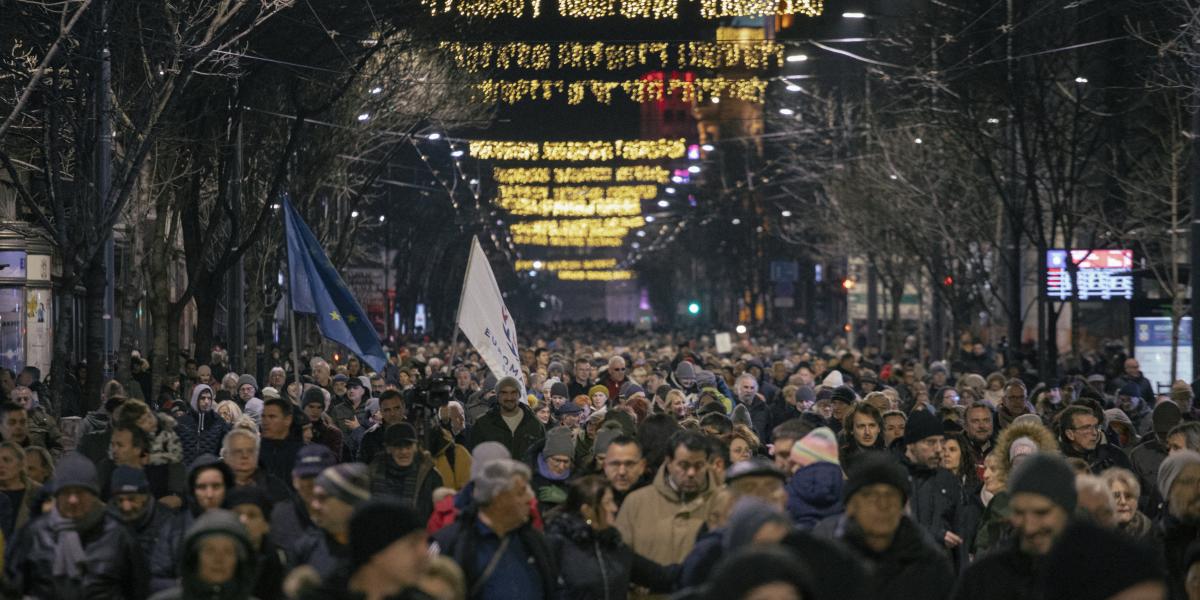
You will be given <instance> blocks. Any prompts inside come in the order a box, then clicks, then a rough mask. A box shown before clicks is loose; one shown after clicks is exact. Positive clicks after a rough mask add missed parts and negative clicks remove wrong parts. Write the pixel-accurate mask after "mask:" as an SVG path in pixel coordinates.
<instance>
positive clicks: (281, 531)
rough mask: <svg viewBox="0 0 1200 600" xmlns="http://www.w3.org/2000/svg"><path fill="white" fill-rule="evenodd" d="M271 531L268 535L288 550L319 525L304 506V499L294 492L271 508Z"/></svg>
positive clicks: (277, 544) (276, 543)
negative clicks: (313, 520)
mask: <svg viewBox="0 0 1200 600" xmlns="http://www.w3.org/2000/svg"><path fill="white" fill-rule="evenodd" d="M270 518H271V531H270V533H268V534H267V535H268V536H269V537H270V538H271V541H273V542H274V543H275V545H276V546H279V547H280V548H283V549H284V550H287V549H289V548H292V547H293V546H295V544H296V542H298V541H299V540H300V538H301V537H303V536H304V534H306V533H308V532H309V531H313V530H315V529H316V528H317V526H316V525H315V524H314V523H313V522H312V517H310V516H309V514H308V508H307V507H305V506H304V499H303V498H301V497H300V495H299V494H297V493H295V492H292V495H291V497H290V498H289V499H287V500H285V501H283V502H279V503H276V504H275V506H274V507H272V508H271V515H270Z"/></svg>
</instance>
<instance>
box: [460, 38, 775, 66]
mask: <svg viewBox="0 0 1200 600" xmlns="http://www.w3.org/2000/svg"><path fill="white" fill-rule="evenodd" d="M441 48H442V49H443V50H445V51H446V52H448V53H449V54H450V56H451V57H452V58H453V59H454V63H455V65H456V66H458V67H459V68H462V69H465V70H467V71H471V72H479V71H503V70H509V69H524V70H532V71H542V70H549V69H580V70H588V71H599V70H604V71H621V70H626V69H634V68H638V69H642V68H662V69H685V70H686V69H733V68H746V69H771V68H775V67H781V66H783V64H784V50H785V46H784V45H783V44H781V43H779V42H774V41H769V40H731V41H723V42H678V43H667V42H640V43H609V42H590V43H585V42H562V43H529V42H496V43H493V42H482V43H467V42H442V44H441Z"/></svg>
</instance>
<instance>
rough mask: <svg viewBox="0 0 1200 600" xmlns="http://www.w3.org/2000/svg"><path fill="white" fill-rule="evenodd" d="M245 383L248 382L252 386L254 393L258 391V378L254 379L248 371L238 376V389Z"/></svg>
mask: <svg viewBox="0 0 1200 600" xmlns="http://www.w3.org/2000/svg"><path fill="white" fill-rule="evenodd" d="M246 384H250V385H252V386H254V393H256V394H257V393H258V380H256V379H254V376H253V375H251V374H249V373H246V374H245V375H242V376H241V377H238V389H239V390H240V389H242V386H243V385H246Z"/></svg>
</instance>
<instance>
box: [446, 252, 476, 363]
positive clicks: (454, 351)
mask: <svg viewBox="0 0 1200 600" xmlns="http://www.w3.org/2000/svg"><path fill="white" fill-rule="evenodd" d="M477 243H479V238H478V237H476V236H471V248H470V250H467V270H466V271H463V283H462V291H461V292H459V293H458V309H457V310H455V311H454V335H452V336H450V358H449V360H447V361H446V366H447V367H448V368H450V369H451V372H452V373H453V369H454V358H455V357H456V356H457V355H458V319H459V317H461V316H462V307H463V299H464V298H466V296H467V277H468V276H470V274H471V263H472V262H473V261H474V260H475V244H477Z"/></svg>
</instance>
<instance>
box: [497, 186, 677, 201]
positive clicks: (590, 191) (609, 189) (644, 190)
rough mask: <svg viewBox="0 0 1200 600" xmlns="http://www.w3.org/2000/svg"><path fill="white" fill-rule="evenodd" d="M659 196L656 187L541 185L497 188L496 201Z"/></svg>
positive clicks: (639, 198) (645, 197) (625, 198)
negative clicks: (552, 186)
mask: <svg viewBox="0 0 1200 600" xmlns="http://www.w3.org/2000/svg"><path fill="white" fill-rule="evenodd" d="M657 195H658V186H655V185H638V184H629V185H612V186H606V187H602V186H587V185H577V186H576V185H570V186H559V187H554V188H551V187H547V186H540V185H508V184H504V185H500V186H498V187H497V188H496V199H497V200H506V199H509V198H519V199H528V200H549V199H551V198H553V199H554V200H563V201H568V202H571V201H581V200H586V201H589V202H597V201H601V200H637V201H640V200H650V199H652V198H654V197H655V196H657Z"/></svg>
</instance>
